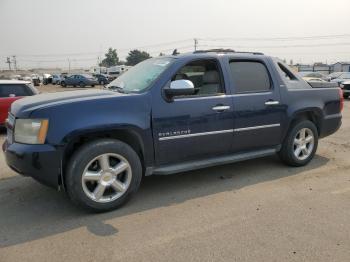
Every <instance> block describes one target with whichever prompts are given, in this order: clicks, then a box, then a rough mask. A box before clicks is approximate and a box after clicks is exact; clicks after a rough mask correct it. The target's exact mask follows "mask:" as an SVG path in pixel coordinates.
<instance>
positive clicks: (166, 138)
mask: <svg viewBox="0 0 350 262" xmlns="http://www.w3.org/2000/svg"><path fill="white" fill-rule="evenodd" d="M233 131H234V130H233V129H227V130H219V131H211V132H203V133H194V134H187V135H178V136H166V137H160V138H159V141H164V140H172V139H179V138H188V137H196V136H208V135H217V134H224V133H231V132H233Z"/></svg>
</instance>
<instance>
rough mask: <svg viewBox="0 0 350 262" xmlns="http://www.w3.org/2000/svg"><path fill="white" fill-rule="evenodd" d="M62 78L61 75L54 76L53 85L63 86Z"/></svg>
mask: <svg viewBox="0 0 350 262" xmlns="http://www.w3.org/2000/svg"><path fill="white" fill-rule="evenodd" d="M62 80H63V79H62V77H61V76H60V75H52V84H53V85H59V84H61V81H62Z"/></svg>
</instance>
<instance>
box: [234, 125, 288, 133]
mask: <svg viewBox="0 0 350 262" xmlns="http://www.w3.org/2000/svg"><path fill="white" fill-rule="evenodd" d="M280 125H281V124H272V125H264V126H250V127H242V128H236V129H234V130H233V131H234V132H240V131H248V130H255V129H262V128H270V127H278V126H280Z"/></svg>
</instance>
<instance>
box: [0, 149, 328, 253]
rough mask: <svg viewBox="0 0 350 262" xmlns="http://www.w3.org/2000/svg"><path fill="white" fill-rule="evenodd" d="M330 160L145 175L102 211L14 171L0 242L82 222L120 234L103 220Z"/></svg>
mask: <svg viewBox="0 0 350 262" xmlns="http://www.w3.org/2000/svg"><path fill="white" fill-rule="evenodd" d="M328 161H329V159H328V158H325V157H322V156H315V158H314V160H313V161H312V162H311V163H310V164H309V165H307V166H305V167H301V168H291V167H286V166H284V165H282V164H281V163H280V162H279V160H278V158H277V157H275V156H273V157H266V158H261V159H256V160H250V161H245V162H241V163H235V164H230V165H225V166H219V167H212V168H206V169H203V170H198V171H194V172H188V173H182V174H177V175H170V176H151V177H146V178H145V179H144V180H143V182H142V185H141V187H140V190H139V192H138V193H137V194H136V196H135V197H134V198H133V199H132V200H131V201H130V202H129V203H127V204H126V205H125V206H124V207H122V208H120V209H119V210H116V211H112V212H109V213H103V214H91V213H87V212H86V211H84V210H81V209H79V208H76V207H75V206H73V205H72V204H71V202H70V201H69V199H68V198H67V197H66V195H65V194H64V193H62V192H56V191H54V190H52V189H50V188H47V187H45V186H42V185H40V184H38V183H37V182H35V181H34V180H32V179H31V178H24V177H21V176H16V177H13V178H9V179H5V180H2V181H0V248H3V247H8V246H12V245H17V244H21V243H25V242H28V241H32V240H37V239H41V238H44V237H48V236H52V235H56V234H59V233H63V232H67V231H70V230H73V229H76V228H79V227H86V228H87V229H88V230H89V231H90V232H91V233H92V234H95V235H98V236H109V235H113V234H117V232H118V229H117V228H114V227H113V226H112V225H108V224H106V223H105V222H104V221H107V220H110V219H113V218H118V217H123V216H126V215H130V214H134V213H140V212H144V211H146V210H150V209H156V208H159V207H164V206H170V205H176V204H179V203H182V202H184V201H187V200H190V199H195V198H200V197H203V196H208V195H212V194H216V193H220V192H225V191H235V190H239V189H240V188H244V187H247V186H250V185H254V184H258V183H262V182H265V181H273V180H277V179H282V178H285V177H289V176H294V175H298V174H300V173H302V172H305V171H308V170H313V169H316V168H319V167H322V166H324V165H326V164H327V162H328ZM259 170H263V171H261V172H259ZM233 197H234V195H233Z"/></svg>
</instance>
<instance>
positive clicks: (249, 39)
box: [199, 34, 350, 41]
mask: <svg viewBox="0 0 350 262" xmlns="http://www.w3.org/2000/svg"><path fill="white" fill-rule="evenodd" d="M347 37H350V34H342V35H318V36H294V37H293V36H292V37H241V38H240V37H224V38H200V39H199V40H203V41H230V40H234V41H291V40H323V39H338V38H347Z"/></svg>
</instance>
